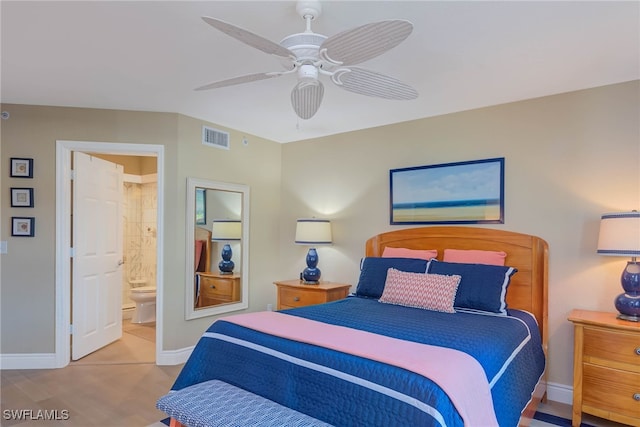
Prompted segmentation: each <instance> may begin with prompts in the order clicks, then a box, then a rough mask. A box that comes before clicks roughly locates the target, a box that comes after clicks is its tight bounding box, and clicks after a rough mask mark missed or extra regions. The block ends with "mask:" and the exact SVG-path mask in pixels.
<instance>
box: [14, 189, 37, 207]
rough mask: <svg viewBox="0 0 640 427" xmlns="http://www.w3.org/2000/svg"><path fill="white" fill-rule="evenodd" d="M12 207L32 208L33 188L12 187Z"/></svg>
mask: <svg viewBox="0 0 640 427" xmlns="http://www.w3.org/2000/svg"><path fill="white" fill-rule="evenodd" d="M11 207H12V208H32V207H33V188H11Z"/></svg>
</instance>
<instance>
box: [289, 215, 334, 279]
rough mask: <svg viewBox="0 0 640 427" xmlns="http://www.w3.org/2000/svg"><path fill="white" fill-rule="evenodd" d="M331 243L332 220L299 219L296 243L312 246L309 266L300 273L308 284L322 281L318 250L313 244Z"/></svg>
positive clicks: (309, 253) (308, 258)
mask: <svg viewBox="0 0 640 427" xmlns="http://www.w3.org/2000/svg"><path fill="white" fill-rule="evenodd" d="M330 243H331V222H330V221H329V220H328V219H316V218H311V219H299V220H298V221H297V222H296V244H298V245H310V246H312V247H311V248H309V252H308V253H307V268H305V269H304V270H303V271H302V273H300V278H301V279H302V281H303V283H305V284H308V285H315V284H318V283H320V269H319V268H318V252H317V251H316V248H315V247H313V246H315V245H328V244H330Z"/></svg>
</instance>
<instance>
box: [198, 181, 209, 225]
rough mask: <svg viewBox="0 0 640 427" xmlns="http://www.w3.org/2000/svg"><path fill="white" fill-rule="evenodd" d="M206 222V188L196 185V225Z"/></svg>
mask: <svg viewBox="0 0 640 427" xmlns="http://www.w3.org/2000/svg"><path fill="white" fill-rule="evenodd" d="M206 224H207V189H206V188H199V187H196V225H206Z"/></svg>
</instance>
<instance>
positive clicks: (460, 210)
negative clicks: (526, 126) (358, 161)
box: [389, 157, 504, 225]
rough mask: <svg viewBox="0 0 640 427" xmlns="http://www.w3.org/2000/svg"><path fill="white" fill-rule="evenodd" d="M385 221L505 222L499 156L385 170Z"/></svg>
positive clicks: (502, 160) (422, 222)
mask: <svg viewBox="0 0 640 427" xmlns="http://www.w3.org/2000/svg"><path fill="white" fill-rule="evenodd" d="M389 183H390V185H389V188H390V203H389V205H390V209H389V215H390V223H391V224H392V225H400V224H504V157H499V158H492V159H482V160H471V161H464V162H455V163H443V164H436V165H427V166H417V167H409V168H401V169H392V170H390V171H389Z"/></svg>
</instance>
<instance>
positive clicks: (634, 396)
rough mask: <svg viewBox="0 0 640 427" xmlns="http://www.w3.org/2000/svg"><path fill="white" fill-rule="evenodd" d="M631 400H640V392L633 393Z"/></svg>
mask: <svg viewBox="0 0 640 427" xmlns="http://www.w3.org/2000/svg"><path fill="white" fill-rule="evenodd" d="M633 400H635V401H636V402H640V393H636V394H634V395H633Z"/></svg>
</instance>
